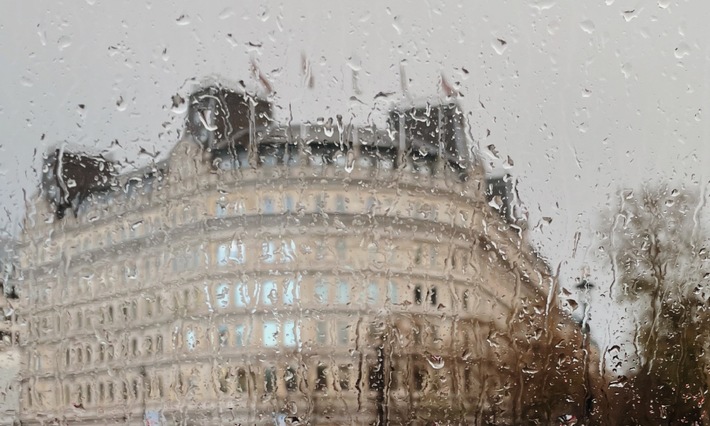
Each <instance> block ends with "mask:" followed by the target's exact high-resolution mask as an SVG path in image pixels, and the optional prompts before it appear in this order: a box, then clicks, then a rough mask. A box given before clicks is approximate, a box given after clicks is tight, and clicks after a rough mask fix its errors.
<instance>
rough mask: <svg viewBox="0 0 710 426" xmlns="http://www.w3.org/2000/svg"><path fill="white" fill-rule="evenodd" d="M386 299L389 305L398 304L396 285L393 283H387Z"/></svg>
mask: <svg viewBox="0 0 710 426" xmlns="http://www.w3.org/2000/svg"><path fill="white" fill-rule="evenodd" d="M387 297H388V298H389V302H390V303H392V304H397V303H399V295H398V292H397V283H394V282H392V281H390V282H388V283H387Z"/></svg>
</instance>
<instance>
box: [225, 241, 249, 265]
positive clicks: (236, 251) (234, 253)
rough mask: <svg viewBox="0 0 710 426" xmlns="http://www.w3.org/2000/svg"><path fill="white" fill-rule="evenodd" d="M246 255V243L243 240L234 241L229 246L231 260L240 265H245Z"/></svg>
mask: <svg viewBox="0 0 710 426" xmlns="http://www.w3.org/2000/svg"><path fill="white" fill-rule="evenodd" d="M245 259H246V253H245V249H244V243H243V242H242V241H241V240H232V242H231V243H230V245H229V260H231V261H232V262H235V263H236V264H238V265H242V264H244V261H245Z"/></svg>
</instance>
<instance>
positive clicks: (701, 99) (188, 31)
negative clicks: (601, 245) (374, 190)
mask: <svg viewBox="0 0 710 426" xmlns="http://www.w3.org/2000/svg"><path fill="white" fill-rule="evenodd" d="M385 4H389V5H390V6H386V5H385ZM246 5H248V6H246ZM708 16H710V2H706V1H689V0H685V1H682V0H678V1H671V0H658V1H645V0H644V1H641V0H636V1H631V0H628V1H625V0H616V1H614V0H606V1H597V2H581V1H561V0H560V1H554V0H533V1H505V0H491V1H469V0H455V1H434V0H430V1H411V2H408V1H392V2H383V1H377V0H372V1H357V2H337V1H335V2H322V1H315V0H314V1H298V2H297V1H286V0H284V1H254V2H251V1H250V2H235V1H222V2H217V1H214V2H194V1H191V2H180V1H176V2H162V1H147V2H127V1H126V2H121V1H106V0H86V1H71V2H69V1H66V2H60V1H56V2H16V1H10V0H0V66H1V68H0V76H2V78H1V79H0V128H1V129H2V130H3V134H4V137H3V139H2V140H1V141H0V176H1V179H2V185H0V203H2V209H0V234H4V235H8V234H17V231H18V228H19V223H20V221H21V218H22V216H23V214H24V201H23V190H24V191H26V192H27V194H28V196H29V195H31V194H33V193H34V192H36V189H37V185H38V181H39V177H38V168H39V167H40V165H41V154H42V153H43V152H46V151H47V150H48V149H49V148H50V147H54V146H56V145H58V144H60V143H63V142H68V143H70V144H71V146H87V147H90V148H91V150H92V152H103V153H104V154H105V155H107V156H109V157H111V158H113V159H116V160H121V161H124V162H125V163H127V164H134V165H136V166H140V165H144V164H146V163H147V162H148V161H150V160H151V158H150V157H149V156H148V155H145V154H143V155H140V154H139V152H140V150H141V148H145V149H146V150H147V151H149V152H154V151H160V152H161V153H163V155H164V154H165V153H166V152H167V151H168V150H169V149H170V147H171V146H172V145H173V144H174V143H175V142H176V140H177V138H178V131H180V130H181V129H182V126H183V115H182V113H183V111H181V110H179V109H178V110H173V109H172V108H171V104H172V102H171V99H172V96H173V95H174V94H176V93H179V94H182V95H187V94H188V93H189V92H190V91H191V89H192V88H193V87H194V85H195V83H196V82H201V81H204V80H205V79H206V78H218V79H219V78H222V79H226V80H227V81H232V82H235V81H238V80H244V81H245V83H246V84H247V86H248V87H250V88H257V87H258V82H257V80H256V79H255V78H254V76H253V75H252V73H251V72H250V63H251V62H252V61H254V62H256V63H257V64H258V67H259V69H260V70H261V71H262V72H263V73H264V74H265V75H266V76H267V78H268V79H269V81H270V82H271V84H272V86H273V88H274V90H275V93H274V94H273V95H272V101H273V102H274V104H275V105H276V107H277V112H276V116H277V118H278V119H280V120H282V121H288V120H289V115H292V117H293V121H294V122H299V121H308V120H311V121H314V120H315V119H316V118H317V117H326V118H327V117H332V116H335V115H336V114H341V115H343V117H344V118H345V120H346V121H352V122H353V123H356V124H367V123H375V124H382V123H383V122H384V113H385V112H386V111H387V109H388V107H389V103H390V102H402V101H405V100H406V96H405V94H404V93H403V90H402V85H401V84H400V75H401V71H402V70H404V72H405V74H406V77H407V78H406V79H407V80H408V83H407V90H408V92H409V95H410V96H411V97H413V98H414V99H416V100H422V99H427V98H428V99H436V97H437V96H440V95H441V93H440V89H439V87H440V82H439V79H440V76H441V75H444V76H445V77H446V79H447V80H448V81H449V82H451V83H452V84H458V89H459V91H460V92H461V94H462V95H463V97H462V98H461V99H460V102H461V103H462V105H463V107H464V110H465V111H466V114H467V117H468V119H469V122H470V124H471V136H472V137H473V139H474V141H475V143H476V144H477V145H478V146H479V147H480V153H481V155H483V157H484V158H485V159H486V160H487V162H489V163H490V166H489V167H491V168H492V169H494V170H495V172H497V173H502V172H504V171H507V172H510V173H512V174H513V175H514V176H515V177H516V178H517V179H518V180H519V191H520V194H521V198H522V201H523V202H524V203H525V205H526V207H527V209H528V211H529V214H530V224H531V227H534V229H533V230H532V231H531V238H532V240H533V241H534V243H535V245H536V246H537V247H539V249H540V251H541V252H542V253H543V255H545V256H546V257H547V258H548V259H549V262H550V263H551V264H552V266H553V269H556V268H557V265H561V278H562V282H563V283H564V284H566V285H571V283H572V278H573V277H576V276H578V275H579V273H580V268H581V266H582V265H583V264H585V263H590V264H591V266H592V268H593V269H595V268H597V269H598V268H599V265H597V264H595V263H594V261H593V260H592V259H593V258H594V256H593V255H592V254H591V253H592V252H594V250H596V248H595V245H594V244H593V243H592V240H591V238H590V235H591V230H592V229H593V224H594V223H595V222H596V220H597V219H596V218H597V217H598V216H599V211H600V210H601V209H603V208H605V206H607V205H608V200H609V197H610V194H612V193H613V192H614V191H615V190H616V189H617V188H618V187H620V186H632V187H633V186H638V185H639V184H641V183H642V182H647V181H655V180H665V179H670V180H673V181H674V182H679V183H687V184H703V185H705V184H706V183H707V181H708V172H707V169H708V166H710V161H708V155H709V154H710V148H708V147H707V146H708V140H709V139H708V133H709V130H710V127H709V126H708V118H707V117H706V114H708V111H709V110H710V108H709V107H710V105H709V103H710V96H708V89H707V81H706V80H707V78H708V77H707V76H708V75H710V73H709V71H710V61H709V53H710V52H709V50H708V43H707V42H705V41H704V40H707V35H708V30H707V29H705V28H706V26H707V17H708ZM304 58H305V62H306V63H307V64H308V67H309V69H310V74H309V75H304V72H303V63H304ZM354 72H356V74H357V77H356V78H354V77H353V73H354ZM311 78H312V82H313V87H312V88H310V87H309V84H308V83H309V80H310V79H311ZM379 92H385V93H389V92H391V93H392V94H391V95H390V96H389V97H387V98H381V97H380V98H377V99H375V95H376V94H378V93H379ZM80 105H83V108H82V107H80ZM489 132H490V135H489ZM114 140H117V141H118V143H119V144H120V146H119V145H114V146H113V147H111V141H114ZM490 145H493V146H494V147H495V150H496V152H498V155H499V157H500V158H495V156H494V155H493V153H492V152H491V150H489V149H488V148H487V147H488V146H490ZM508 157H510V159H511V162H512V163H513V165H511V164H510V162H508V160H507V158H508ZM542 217H549V218H551V219H552V222H551V223H550V224H547V223H546V222H541V219H542ZM539 223H542V226H539V227H536V226H535V225H537V224H539ZM577 232H579V233H580V235H581V239H580V242H579V245H578V249H577V251H576V252H575V251H574V247H575V234H576V233H577ZM594 278H595V280H598V281H602V282H603V281H604V280H607V281H608V280H609V279H610V277H609V275H608V274H607V273H606V271H605V270H604V269H599V271H598V272H597V273H596V274H595V276H594ZM604 285H605V286H608V283H605V284H604ZM599 303H600V304H601V303H602V302H599ZM601 312H603V311H601Z"/></svg>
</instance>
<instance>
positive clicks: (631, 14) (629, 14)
mask: <svg viewBox="0 0 710 426" xmlns="http://www.w3.org/2000/svg"><path fill="white" fill-rule="evenodd" d="M638 12H639V11H637V10H636V9H630V10H625V11H623V12H622V13H621V14H622V15H623V16H624V19H625V20H626V22H631V21H632V20H633V19H634V18H638Z"/></svg>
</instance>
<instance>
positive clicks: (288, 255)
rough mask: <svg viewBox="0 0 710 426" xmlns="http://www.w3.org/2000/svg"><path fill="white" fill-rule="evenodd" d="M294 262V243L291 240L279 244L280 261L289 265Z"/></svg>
mask: <svg viewBox="0 0 710 426" xmlns="http://www.w3.org/2000/svg"><path fill="white" fill-rule="evenodd" d="M295 260H296V243H295V242H294V241H293V240H284V241H282V242H281V261H282V262H283V263H290V262H293V261H295Z"/></svg>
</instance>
